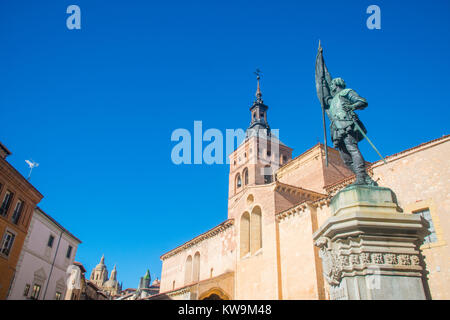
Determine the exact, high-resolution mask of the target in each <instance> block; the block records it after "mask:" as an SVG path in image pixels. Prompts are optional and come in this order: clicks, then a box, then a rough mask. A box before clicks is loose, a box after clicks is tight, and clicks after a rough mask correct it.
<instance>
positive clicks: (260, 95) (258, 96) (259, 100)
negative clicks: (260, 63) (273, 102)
mask: <svg viewBox="0 0 450 320" xmlns="http://www.w3.org/2000/svg"><path fill="white" fill-rule="evenodd" d="M253 73H254V74H255V75H256V80H257V81H258V87H257V88H256V102H258V103H263V100H262V98H261V97H262V93H261V89H260V87H259V79H261V70H259V69H258V68H256V71H255V72H253Z"/></svg>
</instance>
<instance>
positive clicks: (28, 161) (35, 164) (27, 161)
mask: <svg viewBox="0 0 450 320" xmlns="http://www.w3.org/2000/svg"><path fill="white" fill-rule="evenodd" d="M25 162H26V163H27V165H28V167H30V173H29V174H28V178H27V180H30V178H31V172H32V171H33V168H36V167H39V163H36V162H34V161H33V160H25Z"/></svg>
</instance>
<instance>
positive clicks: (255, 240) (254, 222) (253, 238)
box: [250, 207, 262, 254]
mask: <svg viewBox="0 0 450 320" xmlns="http://www.w3.org/2000/svg"><path fill="white" fill-rule="evenodd" d="M261 222H262V214H261V208H260V207H255V208H254V209H253V211H252V215H251V217H250V250H251V253H252V254H253V253H255V252H256V251H258V250H259V249H261V247H262V223H261Z"/></svg>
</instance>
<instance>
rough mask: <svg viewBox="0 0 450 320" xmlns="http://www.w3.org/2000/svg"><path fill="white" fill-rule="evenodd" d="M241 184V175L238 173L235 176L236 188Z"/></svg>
mask: <svg viewBox="0 0 450 320" xmlns="http://www.w3.org/2000/svg"><path fill="white" fill-rule="evenodd" d="M241 186H242V181H241V175H240V174H239V173H238V174H237V176H236V188H240V187H241Z"/></svg>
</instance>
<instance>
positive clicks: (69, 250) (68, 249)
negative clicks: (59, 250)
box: [66, 246, 72, 259]
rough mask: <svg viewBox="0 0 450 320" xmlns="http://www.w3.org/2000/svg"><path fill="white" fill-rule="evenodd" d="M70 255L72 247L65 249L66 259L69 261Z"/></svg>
mask: <svg viewBox="0 0 450 320" xmlns="http://www.w3.org/2000/svg"><path fill="white" fill-rule="evenodd" d="M71 255H72V246H69V247H68V248H67V253H66V258H67V259H70V256H71Z"/></svg>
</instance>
